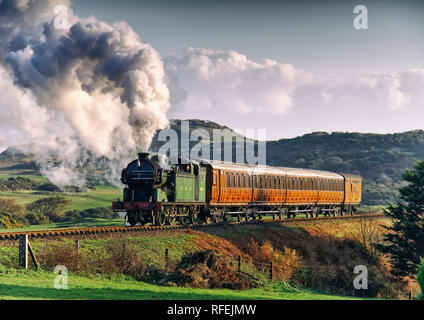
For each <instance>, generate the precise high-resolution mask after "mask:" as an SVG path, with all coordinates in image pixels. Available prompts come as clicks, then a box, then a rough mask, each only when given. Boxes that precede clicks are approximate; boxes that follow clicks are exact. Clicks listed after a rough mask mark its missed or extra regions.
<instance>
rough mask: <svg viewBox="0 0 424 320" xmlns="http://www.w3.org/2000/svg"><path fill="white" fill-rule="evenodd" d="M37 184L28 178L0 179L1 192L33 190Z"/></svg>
mask: <svg viewBox="0 0 424 320" xmlns="http://www.w3.org/2000/svg"><path fill="white" fill-rule="evenodd" d="M36 185H37V184H36V183H35V182H34V181H32V180H31V179H28V178H23V177H16V178H13V177H11V178H9V179H7V180H4V179H0V191H17V190H32V189H33V188H34V187H35V186H36Z"/></svg>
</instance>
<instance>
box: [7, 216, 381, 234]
mask: <svg viewBox="0 0 424 320" xmlns="http://www.w3.org/2000/svg"><path fill="white" fill-rule="evenodd" d="M380 217H384V214H357V215H353V216H336V217H331V216H326V217H317V218H285V219H275V220H274V219H266V220H264V219H262V220H253V221H240V222H239V221H232V222H218V223H211V224H190V225H183V224H179V225H164V226H135V227H124V226H103V227H85V228H84V227H83V228H81V227H79V228H66V229H65V228H64V229H48V230H34V231H14V232H7V231H6V232H0V240H17V239H18V238H19V235H22V234H27V235H28V237H29V238H31V239H36V238H52V237H72V236H78V235H82V236H85V235H96V234H107V233H110V234H113V233H129V232H152V231H153V232H156V231H163V230H181V229H204V228H211V227H222V226H234V225H252V224H264V223H289V222H304V221H308V222H312V221H325V220H345V219H346V220H349V219H361V218H380Z"/></svg>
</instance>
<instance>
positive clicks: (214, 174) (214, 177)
mask: <svg viewBox="0 0 424 320" xmlns="http://www.w3.org/2000/svg"><path fill="white" fill-rule="evenodd" d="M212 184H214V185H216V172H214V173H213V182H212Z"/></svg>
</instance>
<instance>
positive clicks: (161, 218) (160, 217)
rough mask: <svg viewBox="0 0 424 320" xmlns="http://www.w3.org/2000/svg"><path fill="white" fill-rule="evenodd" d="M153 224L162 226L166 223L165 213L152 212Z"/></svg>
mask: <svg viewBox="0 0 424 320" xmlns="http://www.w3.org/2000/svg"><path fill="white" fill-rule="evenodd" d="M153 220H154V221H153V224H154V225H155V226H163V225H164V224H165V222H166V216H165V213H164V212H162V211H154V212H153Z"/></svg>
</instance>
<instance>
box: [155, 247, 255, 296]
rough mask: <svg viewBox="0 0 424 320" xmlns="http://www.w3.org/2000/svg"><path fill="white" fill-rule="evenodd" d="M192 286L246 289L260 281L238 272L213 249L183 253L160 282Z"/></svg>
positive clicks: (253, 286)
mask: <svg viewBox="0 0 424 320" xmlns="http://www.w3.org/2000/svg"><path fill="white" fill-rule="evenodd" d="M160 283H161V284H165V285H175V284H177V285H180V286H189V287H194V288H227V289H239V290H240V289H248V288H255V287H258V286H260V283H259V282H258V281H257V280H256V279H254V278H253V277H251V276H250V275H248V274H245V273H238V272H236V271H235V270H234V268H233V267H232V266H230V264H229V263H228V261H227V259H226V257H224V256H223V255H220V254H218V253H217V252H216V251H213V250H203V251H198V252H192V253H188V254H185V255H183V257H182V258H181V261H180V262H179V263H178V264H177V266H176V268H175V270H174V271H173V272H172V273H170V274H168V275H167V276H166V277H165V278H164V279H163V280H162V281H161V282H160Z"/></svg>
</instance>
